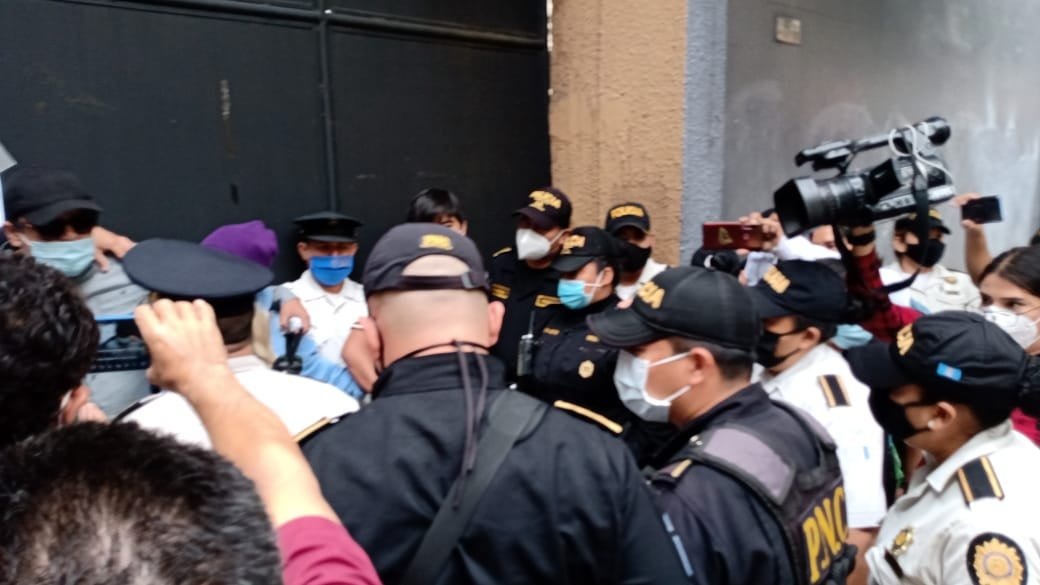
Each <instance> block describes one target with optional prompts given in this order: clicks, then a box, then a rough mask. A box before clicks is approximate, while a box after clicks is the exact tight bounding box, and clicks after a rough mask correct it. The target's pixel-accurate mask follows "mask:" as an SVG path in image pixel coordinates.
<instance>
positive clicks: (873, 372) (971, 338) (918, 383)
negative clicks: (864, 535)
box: [848, 311, 1040, 585]
mask: <svg viewBox="0 0 1040 585" xmlns="http://www.w3.org/2000/svg"><path fill="white" fill-rule="evenodd" d="M848 359H849V363H850V364H851V366H852V372H853V373H854V374H855V375H856V376H857V377H858V378H860V379H861V380H863V381H864V382H865V383H867V384H868V385H869V386H870V388H871V390H872V393H871V396H870V403H871V407H872V408H873V410H874V416H876V417H877V420H878V422H879V423H881V426H882V427H883V428H884V429H885V430H886V431H887V432H888V433H889V434H891V435H892V436H893V437H895V438H896V439H898V440H901V441H905V442H906V444H908V445H910V446H913V447H916V448H918V449H921V450H923V451H924V452H925V464H924V465H923V466H922V467H920V468H919V469H918V470H917V471H916V472H915V473H914V475H913V477H912V478H911V480H910V485H909V487H908V488H907V491H906V494H905V495H903V497H901V498H899V500H897V501H896V503H895V504H894V505H893V506H892V508H891V509H890V510H889V512H888V515H887V516H886V517H885V519H884V521H883V522H882V524H881V531H880V533H879V535H878V542H877V545H876V546H875V547H874V548H872V549H871V550H870V551H869V552H868V553H867V563H868V565H869V568H870V576H871V580H872V582H874V583H877V584H878V585H887V584H889V583H892V584H895V583H920V584H922V585H926V584H938V583H942V584H943V585H960V584H964V585H968V584H973V585H988V584H998V583H999V584H1000V585H1020V584H1023V583H1036V582H1037V576H1038V575H1040V532H1038V531H1037V526H1038V525H1040V508H1038V507H1037V505H1036V494H1037V489H1038V488H1040V451H1038V450H1037V449H1036V446H1035V445H1033V444H1032V443H1031V442H1030V441H1029V440H1028V439H1026V438H1025V437H1024V436H1022V435H1020V434H1018V433H1017V432H1014V431H1013V430H1012V427H1011V422H1010V421H1009V416H1010V414H1011V411H1012V409H1014V408H1015V407H1016V406H1017V407H1030V408H1032V409H1033V411H1034V412H1035V411H1036V409H1037V408H1036V407H1037V406H1038V405H1040V395H1038V394H1040V393H1038V389H1037V385H1036V382H1037V381H1038V378H1040V376H1037V366H1036V363H1035V361H1032V362H1031V361H1030V358H1028V357H1027V356H1026V354H1025V353H1024V352H1023V351H1022V348H1021V347H1019V346H1018V345H1017V344H1016V343H1015V341H1014V340H1013V339H1011V337H1009V336H1008V335H1006V334H1004V332H1003V331H1001V330H1000V329H999V328H998V327H997V326H996V325H994V324H992V323H989V322H987V321H986V320H985V318H984V317H982V316H981V315H976V314H972V313H966V312H961V311H949V312H944V313H940V314H936V315H929V316H924V317H922V318H921V319H919V320H917V321H915V322H914V323H913V324H911V325H908V326H906V327H905V328H903V329H902V330H901V331H900V332H899V334H898V336H897V339H896V341H895V343H892V344H871V345H868V346H865V347H858V348H853V349H851V350H849V352H848Z"/></svg>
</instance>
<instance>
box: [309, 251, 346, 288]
mask: <svg viewBox="0 0 1040 585" xmlns="http://www.w3.org/2000/svg"><path fill="white" fill-rule="evenodd" d="M310 267H311V276H313V277H314V280H317V281H318V284H321V285H323V286H338V285H340V284H343V281H344V280H346V279H347V277H348V276H350V273H351V271H353V270H354V257H353V256H315V257H313V258H311V261H310Z"/></svg>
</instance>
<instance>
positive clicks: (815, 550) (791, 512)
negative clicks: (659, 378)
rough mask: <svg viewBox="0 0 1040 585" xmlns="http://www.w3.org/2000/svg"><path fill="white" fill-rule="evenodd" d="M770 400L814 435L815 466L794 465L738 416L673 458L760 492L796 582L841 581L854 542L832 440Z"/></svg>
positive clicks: (792, 409)
mask: <svg viewBox="0 0 1040 585" xmlns="http://www.w3.org/2000/svg"><path fill="white" fill-rule="evenodd" d="M774 404H775V405H776V406H779V407H780V408H783V409H784V410H785V411H786V412H787V413H788V414H790V415H791V416H792V417H793V418H794V419H795V420H797V421H798V422H799V424H800V425H801V426H802V427H803V428H804V429H805V431H806V433H808V434H809V435H810V436H812V437H813V438H814V439H815V441H814V443H815V445H816V452H817V453H816V454H817V457H816V460H817V461H818V465H817V466H816V467H815V468H813V469H810V470H803V471H799V470H798V469H797V467H796V466H795V465H794V464H793V463H791V462H790V461H788V460H787V459H785V458H784V457H783V456H782V455H780V454H779V453H777V451H776V450H775V449H773V448H772V447H771V446H770V440H771V439H770V438H769V437H767V436H764V435H763V434H762V433H760V432H759V431H758V430H756V429H754V428H751V427H746V426H743V425H741V424H739V422H727V423H723V424H720V425H718V426H716V427H712V428H710V429H708V430H706V431H704V432H703V433H701V434H699V435H696V436H694V437H692V438H691V439H690V443H689V445H688V446H686V447H684V448H683V450H682V451H680V454H679V458H681V459H686V460H689V461H691V462H692V463H693V464H699V465H707V466H709V467H712V468H714V469H716V470H718V471H721V472H723V473H725V474H727V475H729V476H730V477H732V478H734V479H735V480H737V481H738V482H740V483H741V484H743V485H744V486H746V487H747V488H748V489H750V490H751V491H752V492H753V493H755V494H756V495H757V496H758V497H759V498H760V500H761V501H762V503H764V504H765V507H766V509H767V510H769V512H770V514H771V515H772V516H773V518H774V519H775V520H776V522H777V524H778V525H779V526H780V527H781V528H782V532H783V535H784V543H785V546H786V549H787V554H788V558H789V559H790V560H791V564H792V566H793V568H794V571H795V574H796V576H797V579H798V580H797V585H821V584H826V585H839V584H844V583H845V580H846V578H847V576H848V574H849V573H850V572H851V571H852V568H853V566H854V563H855V557H856V547H855V546H851V545H848V544H846V543H845V540H846V538H847V537H848V533H849V528H848V523H847V515H846V512H845V487H844V485H843V484H842V477H841V468H840V467H839V465H838V457H837V454H836V447H835V445H834V441H833V439H831V438H830V435H828V434H827V432H826V431H825V430H824V429H823V427H822V426H821V425H820V424H819V423H818V422H817V421H816V420H815V419H813V418H812V417H810V416H809V415H808V414H805V413H803V412H800V411H799V410H798V409H797V408H795V407H793V406H790V405H787V404H784V403H782V402H774ZM687 465H689V464H687Z"/></svg>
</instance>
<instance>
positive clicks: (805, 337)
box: [798, 327, 823, 349]
mask: <svg viewBox="0 0 1040 585" xmlns="http://www.w3.org/2000/svg"><path fill="white" fill-rule="evenodd" d="M822 338H823V332H821V331H820V330H819V329H817V328H816V327H807V328H806V329H805V331H802V338H801V339H800V340H799V341H798V349H809V348H811V347H815V346H816V345H817V344H819V343H820V339H822Z"/></svg>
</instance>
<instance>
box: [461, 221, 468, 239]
mask: <svg viewBox="0 0 1040 585" xmlns="http://www.w3.org/2000/svg"><path fill="white" fill-rule="evenodd" d="M459 231H460V232H462V235H464V236H466V235H469V221H463V222H461V223H459Z"/></svg>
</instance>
